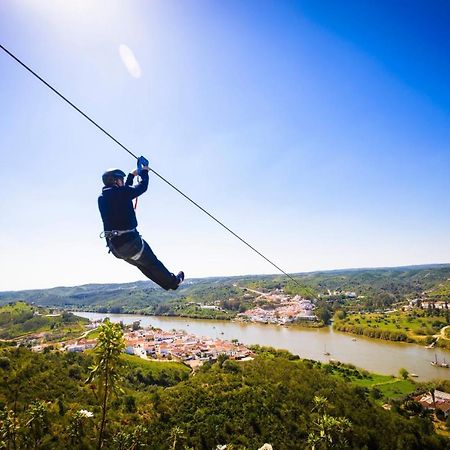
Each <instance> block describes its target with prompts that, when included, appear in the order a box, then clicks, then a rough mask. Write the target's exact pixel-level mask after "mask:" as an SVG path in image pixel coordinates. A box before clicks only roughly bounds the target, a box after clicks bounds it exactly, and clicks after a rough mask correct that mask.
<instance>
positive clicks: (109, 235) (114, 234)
mask: <svg viewBox="0 0 450 450" xmlns="http://www.w3.org/2000/svg"><path fill="white" fill-rule="evenodd" d="M127 233H137V230H136V228H133V229H132V230H108V231H102V232H101V233H100V237H101V238H106V246H107V247H108V248H109V251H108V253H111V246H114V244H113V243H112V242H111V239H112V238H115V237H118V236H123V235H124V234H127ZM139 239H140V240H141V248H140V250H139V251H138V252H137V253H136V254H134V255H132V256H129V257H127V258H126V259H132V260H133V261H137V260H138V259H139V258H140V257H141V256H142V253H143V252H144V241H143V240H142V238H141V235H139Z"/></svg>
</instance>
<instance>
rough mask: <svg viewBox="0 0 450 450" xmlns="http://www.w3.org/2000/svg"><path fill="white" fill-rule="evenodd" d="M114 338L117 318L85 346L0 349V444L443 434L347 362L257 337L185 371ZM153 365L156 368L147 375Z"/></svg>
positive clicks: (323, 441) (435, 441) (337, 444)
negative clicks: (242, 351) (235, 355)
mask: <svg viewBox="0 0 450 450" xmlns="http://www.w3.org/2000/svg"><path fill="white" fill-rule="evenodd" d="M122 345H123V342H122V340H121V329H120V326H119V325H117V324H111V323H109V322H106V323H105V324H103V325H102V329H101V331H100V335H99V344H98V345H97V347H96V349H95V350H94V351H93V352H91V353H90V354H74V353H60V352H54V351H51V350H50V349H49V348H47V349H46V350H45V352H43V353H39V354H32V353H31V352H30V351H29V350H28V349H26V348H3V349H1V350H0V355H1V356H0V380H2V382H1V384H0V407H1V413H0V439H1V445H2V446H3V447H4V448H10V449H13V448H15V449H19V448H34V449H60V448H70V449H90V448H97V449H100V448H104V449H130V448H133V449H139V448H140V449H144V448H152V449H167V448H172V449H192V448H194V449H205V450H206V449H208V450H210V449H213V448H216V446H217V445H219V444H232V445H233V448H234V449H244V448H247V449H257V448H260V447H261V446H262V444H263V443H265V442H268V443H271V444H272V445H273V447H274V449H303V448H305V449H307V448H315V449H324V448H342V449H343V448H354V449H363V448H377V449H389V450H390V449H408V450H409V449H411V450H414V449H424V448H427V449H444V448H446V446H447V445H448V441H446V440H445V438H443V437H441V436H438V435H436V434H435V433H434V427H433V423H432V421H431V419H430V417H429V416H428V415H427V414H426V413H417V412H414V413H413V412H412V411H411V410H410V409H407V408H405V407H403V406H401V403H397V406H396V407H394V408H393V410H392V411H386V410H384V409H382V408H381V407H380V406H378V405H377V404H376V402H375V400H374V395H373V393H372V392H371V389H370V388H368V387H363V386H354V385H353V383H348V382H347V381H348V380H346V378H348V379H351V378H352V377H355V378H358V376H359V375H358V374H359V372H358V371H356V369H353V368H351V367H336V368H333V367H331V369H330V368H329V366H325V365H319V364H317V363H314V362H312V361H301V360H299V359H298V357H295V356H293V355H290V354H289V353H287V352H283V351H275V350H272V349H259V351H258V356H257V357H256V358H255V359H254V360H253V361H248V362H237V361H232V360H229V359H227V358H226V357H221V358H219V360H218V361H217V362H215V363H212V362H210V363H206V364H205V365H204V366H203V367H202V368H201V369H200V370H199V371H197V372H196V373H195V375H194V376H189V377H188V375H187V372H188V370H189V369H187V368H185V369H182V370H180V365H175V364H173V363H157V362H153V363H150V362H146V361H143V360H139V359H135V360H133V364H129V363H128V361H130V358H129V357H128V358H124V356H123V355H122V354H121V353H120V351H119V349H120V348H121V346H122ZM134 363H135V364H134ZM161 364H162V365H161ZM155 365H159V367H160V368H161V367H162V368H163V369H160V371H159V373H160V374H161V372H162V371H164V373H165V376H164V377H162V376H161V375H159V376H157V377H154V376H153V375H154V374H156V373H157V372H153V369H152V368H153V367H155ZM344 369H345V370H344ZM363 378H364V376H362V378H361V379H363ZM86 380H88V382H86ZM447 448H448V447H447Z"/></svg>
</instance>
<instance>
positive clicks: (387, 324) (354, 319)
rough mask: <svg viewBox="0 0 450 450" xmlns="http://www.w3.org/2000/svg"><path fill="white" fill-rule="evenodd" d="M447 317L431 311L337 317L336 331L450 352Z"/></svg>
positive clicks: (335, 319)
mask: <svg viewBox="0 0 450 450" xmlns="http://www.w3.org/2000/svg"><path fill="white" fill-rule="evenodd" d="M448 320H449V318H448V314H447V316H436V315H431V314H430V313H429V312H428V311H424V310H415V311H408V312H404V311H393V312H386V313H358V314H342V312H340V313H338V314H336V315H335V317H334V323H333V328H334V329H335V330H336V331H341V332H344V333H351V334H355V335H358V336H365V337H368V338H373V339H381V340H387V341H394V342H407V343H415V344H419V345H423V346H429V347H430V348H431V347H441V348H444V349H450V339H449V338H448V337H447V333H446V331H447V329H448V328H447V327H448Z"/></svg>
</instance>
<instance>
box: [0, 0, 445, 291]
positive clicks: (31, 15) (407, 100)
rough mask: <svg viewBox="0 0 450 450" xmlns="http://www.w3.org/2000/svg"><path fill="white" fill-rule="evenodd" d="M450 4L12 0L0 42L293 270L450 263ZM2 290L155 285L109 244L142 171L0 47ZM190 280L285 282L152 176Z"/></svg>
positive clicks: (162, 247)
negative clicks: (110, 195) (134, 174)
mask: <svg viewBox="0 0 450 450" xmlns="http://www.w3.org/2000/svg"><path fill="white" fill-rule="evenodd" d="M449 23H450V3H449V2H448V1H445V0H442V1H439V0H436V1H433V2H423V1H420V2H419V1H379V2H369V1H360V0H355V1H342V2H328V1H316V0H314V1H312V0H311V1H295V2H290V1H284V2H282V1H259V0H258V1H256V0H246V1H240V0H229V1H212V0H208V1H206V0H204V1H203V0H192V1H184V0H177V1H175V0H152V1H143V0H142V1H140V0H134V1H116V0H102V1H100V0H65V1H56V0H40V1H39V2H37V1H34V0H2V1H1V2H0V42H1V43H2V44H3V45H4V46H6V47H7V48H9V49H10V50H11V51H12V52H14V53H16V54H17V56H18V57H20V58H21V59H23V60H24V62H26V63H27V64H29V65H30V66H31V67H32V68H34V69H35V70H36V71H37V72H38V73H39V74H41V75H42V76H43V77H44V78H46V79H47V80H48V81H49V82H50V83H52V84H54V85H55V87H57V88H58V89H60V90H61V91H62V92H63V93H64V94H65V95H66V96H67V97H69V98H70V99H71V100H72V101H73V102H74V103H76V104H77V105H79V106H80V107H81V108H83V109H85V110H86V112H87V113H88V114H90V115H91V116H92V117H93V118H95V119H96V120H98V122H99V123H100V124H101V125H102V126H104V127H105V128H106V129H107V130H109V131H110V132H111V133H112V134H113V135H114V136H116V137H117V138H118V139H119V140H121V141H122V142H124V144H125V145H127V146H129V147H130V149H132V151H133V152H135V153H137V154H144V155H145V156H147V157H148V159H149V160H150V163H151V165H152V167H154V169H155V170H156V171H157V172H159V173H161V174H162V175H163V176H165V177H166V178H168V179H169V180H170V181H172V182H173V183H174V184H175V185H177V186H178V187H179V188H181V189H182V190H183V191H185V192H186V193H187V194H188V195H190V196H192V197H193V198H194V199H195V200H196V201H197V202H199V203H200V204H201V205H202V206H204V207H205V208H206V209H208V210H210V211H211V212H212V213H213V214H215V215H216V216H217V217H218V218H219V219H221V220H223V221H224V222H225V223H226V224H227V225H228V226H229V227H231V228H232V229H233V230H235V231H236V232H237V233H238V234H240V235H242V236H243V237H244V238H246V239H248V241H249V242H250V243H251V244H252V245H254V246H255V247H256V248H258V249H259V250H260V251H261V252H263V253H264V254H265V255H266V256H267V257H269V258H271V259H273V260H274V261H275V262H276V263H277V264H278V265H280V266H281V267H282V268H284V270H286V271H288V272H301V271H310V270H318V269H334V268H347V267H376V266H395V265H406V264H422V263H438V262H449V261H450V257H449V255H450V235H449V225H450V200H449V191H450V189H449V188H450V177H449V175H448V173H449V163H450V82H449V80H450V58H449V55H450V27H449V26H448V24H449ZM0 77H1V83H0V167H1V169H2V178H3V179H2V181H3V183H2V190H1V194H0V230H1V238H0V256H1V259H0V290H10V289H11V290H16V289H28V288H38V287H51V286H60V285H76V284H83V283H90V282H98V283H102V282H126V281H133V280H137V279H143V276H142V275H141V274H140V272H139V271H137V270H136V269H135V268H134V267H132V266H129V265H127V264H126V263H124V262H122V261H119V260H116V259H115V258H114V257H113V256H111V255H108V254H107V252H106V249H105V244H104V241H102V240H101V239H99V237H98V235H99V233H100V231H101V229H102V224H101V221H100V217H99V213H98V210H97V197H98V194H99V193H100V190H101V174H102V172H103V171H104V169H106V168H107V167H120V168H122V169H123V170H125V171H129V170H132V169H133V168H134V160H133V159H132V158H131V157H130V156H129V155H128V154H127V153H126V152H124V151H123V150H121V149H120V148H119V147H117V146H116V145H115V144H114V143H113V142H111V141H110V140H108V139H107V138H106V137H105V136H104V135H102V134H101V133H100V132H98V130H96V129H95V128H94V127H93V126H92V125H91V124H89V123H88V122H87V121H86V120H85V119H84V118H82V117H81V116H80V115H79V114H78V113H76V112H75V111H73V110H72V109H71V108H69V107H68V106H67V105H66V104H64V103H63V102H62V101H61V100H60V99H59V98H57V97H56V96H55V95H54V94H52V93H51V92H50V91H48V89H47V88H45V87H44V86H43V85H41V84H40V83H39V82H38V81H37V80H36V79H34V78H33V77H31V76H30V75H29V74H28V73H27V72H26V71H24V70H23V69H22V68H21V67H20V66H18V64H17V63H15V62H14V61H13V60H12V59H11V58H10V57H8V56H7V55H6V54H4V53H3V52H0ZM138 221H139V230H140V231H141V233H142V234H143V236H144V237H145V238H146V240H147V241H148V242H149V243H150V245H151V246H152V248H153V250H154V251H155V253H156V254H157V255H158V256H159V257H160V259H161V260H162V261H163V262H164V263H165V264H166V265H167V267H168V268H169V269H170V270H172V271H174V272H177V271H178V270H180V269H183V270H184V271H185V272H186V275H187V277H202V276H212V275H232V274H233V275H234V274H235V275H237V274H256V273H275V269H274V268H273V267H272V266H270V265H269V264H268V263H267V262H265V261H264V260H263V259H261V258H260V257H259V256H257V255H256V254H254V253H252V252H251V251H250V250H249V249H248V248H247V247H245V246H244V245H243V244H242V243H240V242H239V241H238V240H236V239H235V238H233V237H232V236H231V235H229V234H227V233H226V232H225V231H224V230H223V229H222V228H220V227H219V226H218V225H217V224H215V223H214V222H212V221H211V220H210V219H209V218H208V217H207V216H205V215H204V214H203V213H201V212H200V211H198V210H197V209H195V208H194V207H193V206H192V205H190V204H189V203H188V202H187V201H186V200H185V199H183V198H182V197H181V196H179V194H177V193H176V192H175V191H173V190H171V189H170V188H169V187H168V186H167V185H165V184H163V183H162V182H161V181H159V180H158V179H157V178H156V177H155V176H151V178H150V186H149V190H148V192H147V193H146V194H145V195H144V196H143V197H141V200H140V202H139V205H138Z"/></svg>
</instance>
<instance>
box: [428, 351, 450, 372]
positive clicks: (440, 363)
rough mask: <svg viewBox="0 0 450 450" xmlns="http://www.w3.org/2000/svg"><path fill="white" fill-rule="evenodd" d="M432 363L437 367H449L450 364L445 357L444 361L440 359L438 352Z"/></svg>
mask: <svg viewBox="0 0 450 450" xmlns="http://www.w3.org/2000/svg"><path fill="white" fill-rule="evenodd" d="M430 364H431V365H432V366H435V367H442V368H444V369H448V368H449V365H448V362H447V361H446V360H445V358H444V359H443V360H442V361H438V359H437V355H436V353H435V354H434V361H430Z"/></svg>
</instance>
